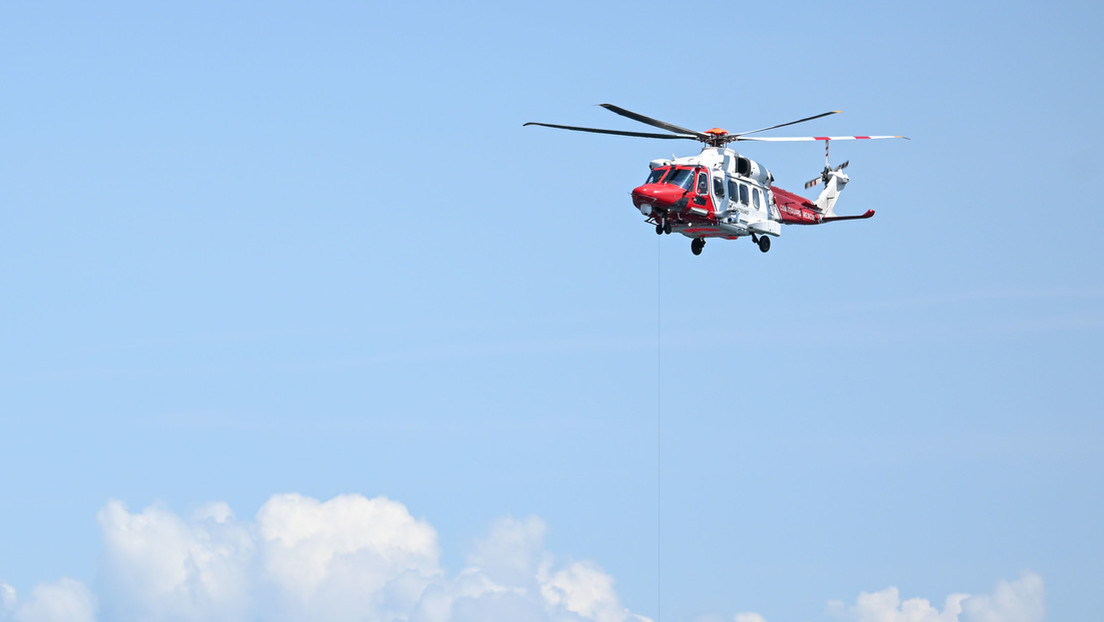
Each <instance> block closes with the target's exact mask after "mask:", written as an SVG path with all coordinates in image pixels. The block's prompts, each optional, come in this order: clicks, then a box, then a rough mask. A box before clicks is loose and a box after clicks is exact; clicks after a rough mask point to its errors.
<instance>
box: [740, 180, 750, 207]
mask: <svg viewBox="0 0 1104 622" xmlns="http://www.w3.org/2000/svg"><path fill="white" fill-rule="evenodd" d="M740 202H741V203H743V204H744V205H747V204H748V203H749V201H748V189H747V186H745V185H744V184H740Z"/></svg>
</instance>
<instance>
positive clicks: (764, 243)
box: [759, 235, 770, 253]
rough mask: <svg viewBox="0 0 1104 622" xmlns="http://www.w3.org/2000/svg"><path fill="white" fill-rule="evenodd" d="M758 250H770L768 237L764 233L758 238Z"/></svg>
mask: <svg viewBox="0 0 1104 622" xmlns="http://www.w3.org/2000/svg"><path fill="white" fill-rule="evenodd" d="M759 250H760V251H762V252H764V253H765V252H767V251H769V250H770V238H768V237H767V236H765V235H764V236H762V237H760V238H759Z"/></svg>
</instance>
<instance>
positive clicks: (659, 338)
mask: <svg viewBox="0 0 1104 622" xmlns="http://www.w3.org/2000/svg"><path fill="white" fill-rule="evenodd" d="M662 239H663V236H659V235H657V236H656V622H660V621H661V620H662V618H663V609H662V606H663V596H662V594H663V592H662V587H663V442H662V439H663V435H662V432H663V270H662V267H663V263H662V260H661V254H660V240H662Z"/></svg>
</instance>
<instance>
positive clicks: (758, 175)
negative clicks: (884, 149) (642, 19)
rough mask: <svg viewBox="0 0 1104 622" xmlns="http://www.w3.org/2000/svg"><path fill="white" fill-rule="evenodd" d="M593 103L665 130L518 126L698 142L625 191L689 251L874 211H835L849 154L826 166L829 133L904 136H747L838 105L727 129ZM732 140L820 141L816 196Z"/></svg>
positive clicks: (765, 246) (766, 243)
mask: <svg viewBox="0 0 1104 622" xmlns="http://www.w3.org/2000/svg"><path fill="white" fill-rule="evenodd" d="M599 105H600V106H601V107H603V108H605V109H606V110H609V111H610V112H613V113H615V114H618V115H620V116H622V117H626V118H628V119H632V120H633V121H637V122H640V123H644V124H646V125H650V126H652V127H655V128H658V129H661V130H664V131H666V132H668V133H665V134H659V133H653V132H632V131H623V130H608V129H599V128H592V127H578V126H573V125H556V124H551V123H536V122H533V121H530V122H528V123H525V124H524V125H525V126H529V125H538V126H542V127H550V128H555V129H561V130H572V131H575V132H590V133H594V134H612V135H615V136H631V137H636V138H657V139H663V140H696V141H699V142H701V143H702V145H703V146H702V150H701V153H699V154H698V155H696V156H689V157H682V158H676V157H674V156H672V158H671V159H662V158H661V159H657V160H652V161H651V162H650V163H649V165H648V166H649V169H650V171H651V172H650V173H649V175H648V178H647V180H646V181H645V182H644V184H643V185H641V186H638V187H636V188H634V189H633V191H632V193H631V194H632V201H633V205H634V206H635V207H636V209H638V210H640V213H641V214H643V215H644V217H645V220H646V222H648V223H649V224H652V225H655V232H656V234H657V235H664V234H668V235H669V234H671V233H681V234H682V235H684V236H686V237H688V238H690V239H691V241H690V251H691V252H693V253H694V254H695V255H700V254H701V253H702V250H703V249H704V248H705V241H706V239H710V238H721V239H725V240H735V239H739V238H741V237H750V238H751V240H752V242H754V243H755V244H756V245H757V246H758V247H759V250H760V251H762V252H764V253H766V252H767V251H769V250H770V247H771V237H778V236H780V235H782V225H820V224H824V223H829V222H837V221H843V220H863V219H866V218H870V217H872V216H873V215H874V210H867V211H866V212H865V213H863V214H860V215H854V216H839V215H837V214H836V211H835V207H836V201H837V200H838V199H839V195H840V192H842V191H843V188H844V186H846V185H847V183H848V182H849V181H851V179H850V177H848V176H847V174H846V173H844V172H843V169H845V168H847V165H848V164H850V160H848V161H847V162H844V163H843V164H840V165H839V166H836V167H832V166H831V164H830V163H829V159H828V147H829V145H830V144H831V142H832V141H834V140H871V139H882V138H905V139H906V140H907V138H906V137H904V136H800V137H766V136H751V134H758V133H760V132H766V131H768V130H774V129H778V128H781V127H786V126H788V125H796V124H798V123H805V122H806V121H812V120H814V119H820V118H822V117H827V116H829V115H834V114H839V113H840V111H839V110H833V111H831V112H825V113H822V114H818V115H814V116H811V117H806V118H804V119H798V120H797V121H790V122H788V123H781V124H778V125H772V126H770V127H764V128H760V129H757V130H751V131H747V132H738V133H729V132H728V131H726V130H723V129H721V128H717V127H715V128H712V129H709V130H706V131H704V132H698V131H695V130H690V129H686V128H684V127H680V126H678V125H673V124H671V123H667V122H664V121H660V120H658V119H653V118H651V117H646V116H644V115H642V114H639V113H636V112H632V111H631V110H626V109H624V108H621V107H618V106H614V105H613V104H599ZM737 141H757V142H801V141H824V170H823V171H821V174H820V176H818V177H816V178H814V179H812V180H810V181H809V182H808V183H806V184H805V189H809V188H812V187H813V186H816V185H817V184H823V189H822V190H821V192H820V195H819V196H817V198H816V199H813V200H809V199H807V198H805V197H803V196H800V195H797V194H794V193H792V192H789V191H786V190H783V189H782V188H779V187H777V186H774V175H772V174H771V172H770V171H769V170H767V168H766V167H765V166H763V165H761V164H759V163H758V162H755V161H754V160H751V159H749V158H746V157H744V156H742V155H740V154H739V153H736V151H734V150H733V149H731V148H729V147H728V145H729V144H730V143H734V142H737Z"/></svg>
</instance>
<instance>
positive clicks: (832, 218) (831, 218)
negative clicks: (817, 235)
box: [820, 209, 874, 222]
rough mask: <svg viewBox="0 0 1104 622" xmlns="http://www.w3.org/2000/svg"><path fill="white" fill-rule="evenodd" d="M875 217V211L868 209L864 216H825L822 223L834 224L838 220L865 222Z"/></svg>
mask: <svg viewBox="0 0 1104 622" xmlns="http://www.w3.org/2000/svg"><path fill="white" fill-rule="evenodd" d="M873 215H874V210H872V209H868V210H866V213H865V214H863V215H862V216H825V217H824V218H823V219H822V220H821V221H820V222H832V221H836V220H864V219H866V218H870V217H871V216H873Z"/></svg>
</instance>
